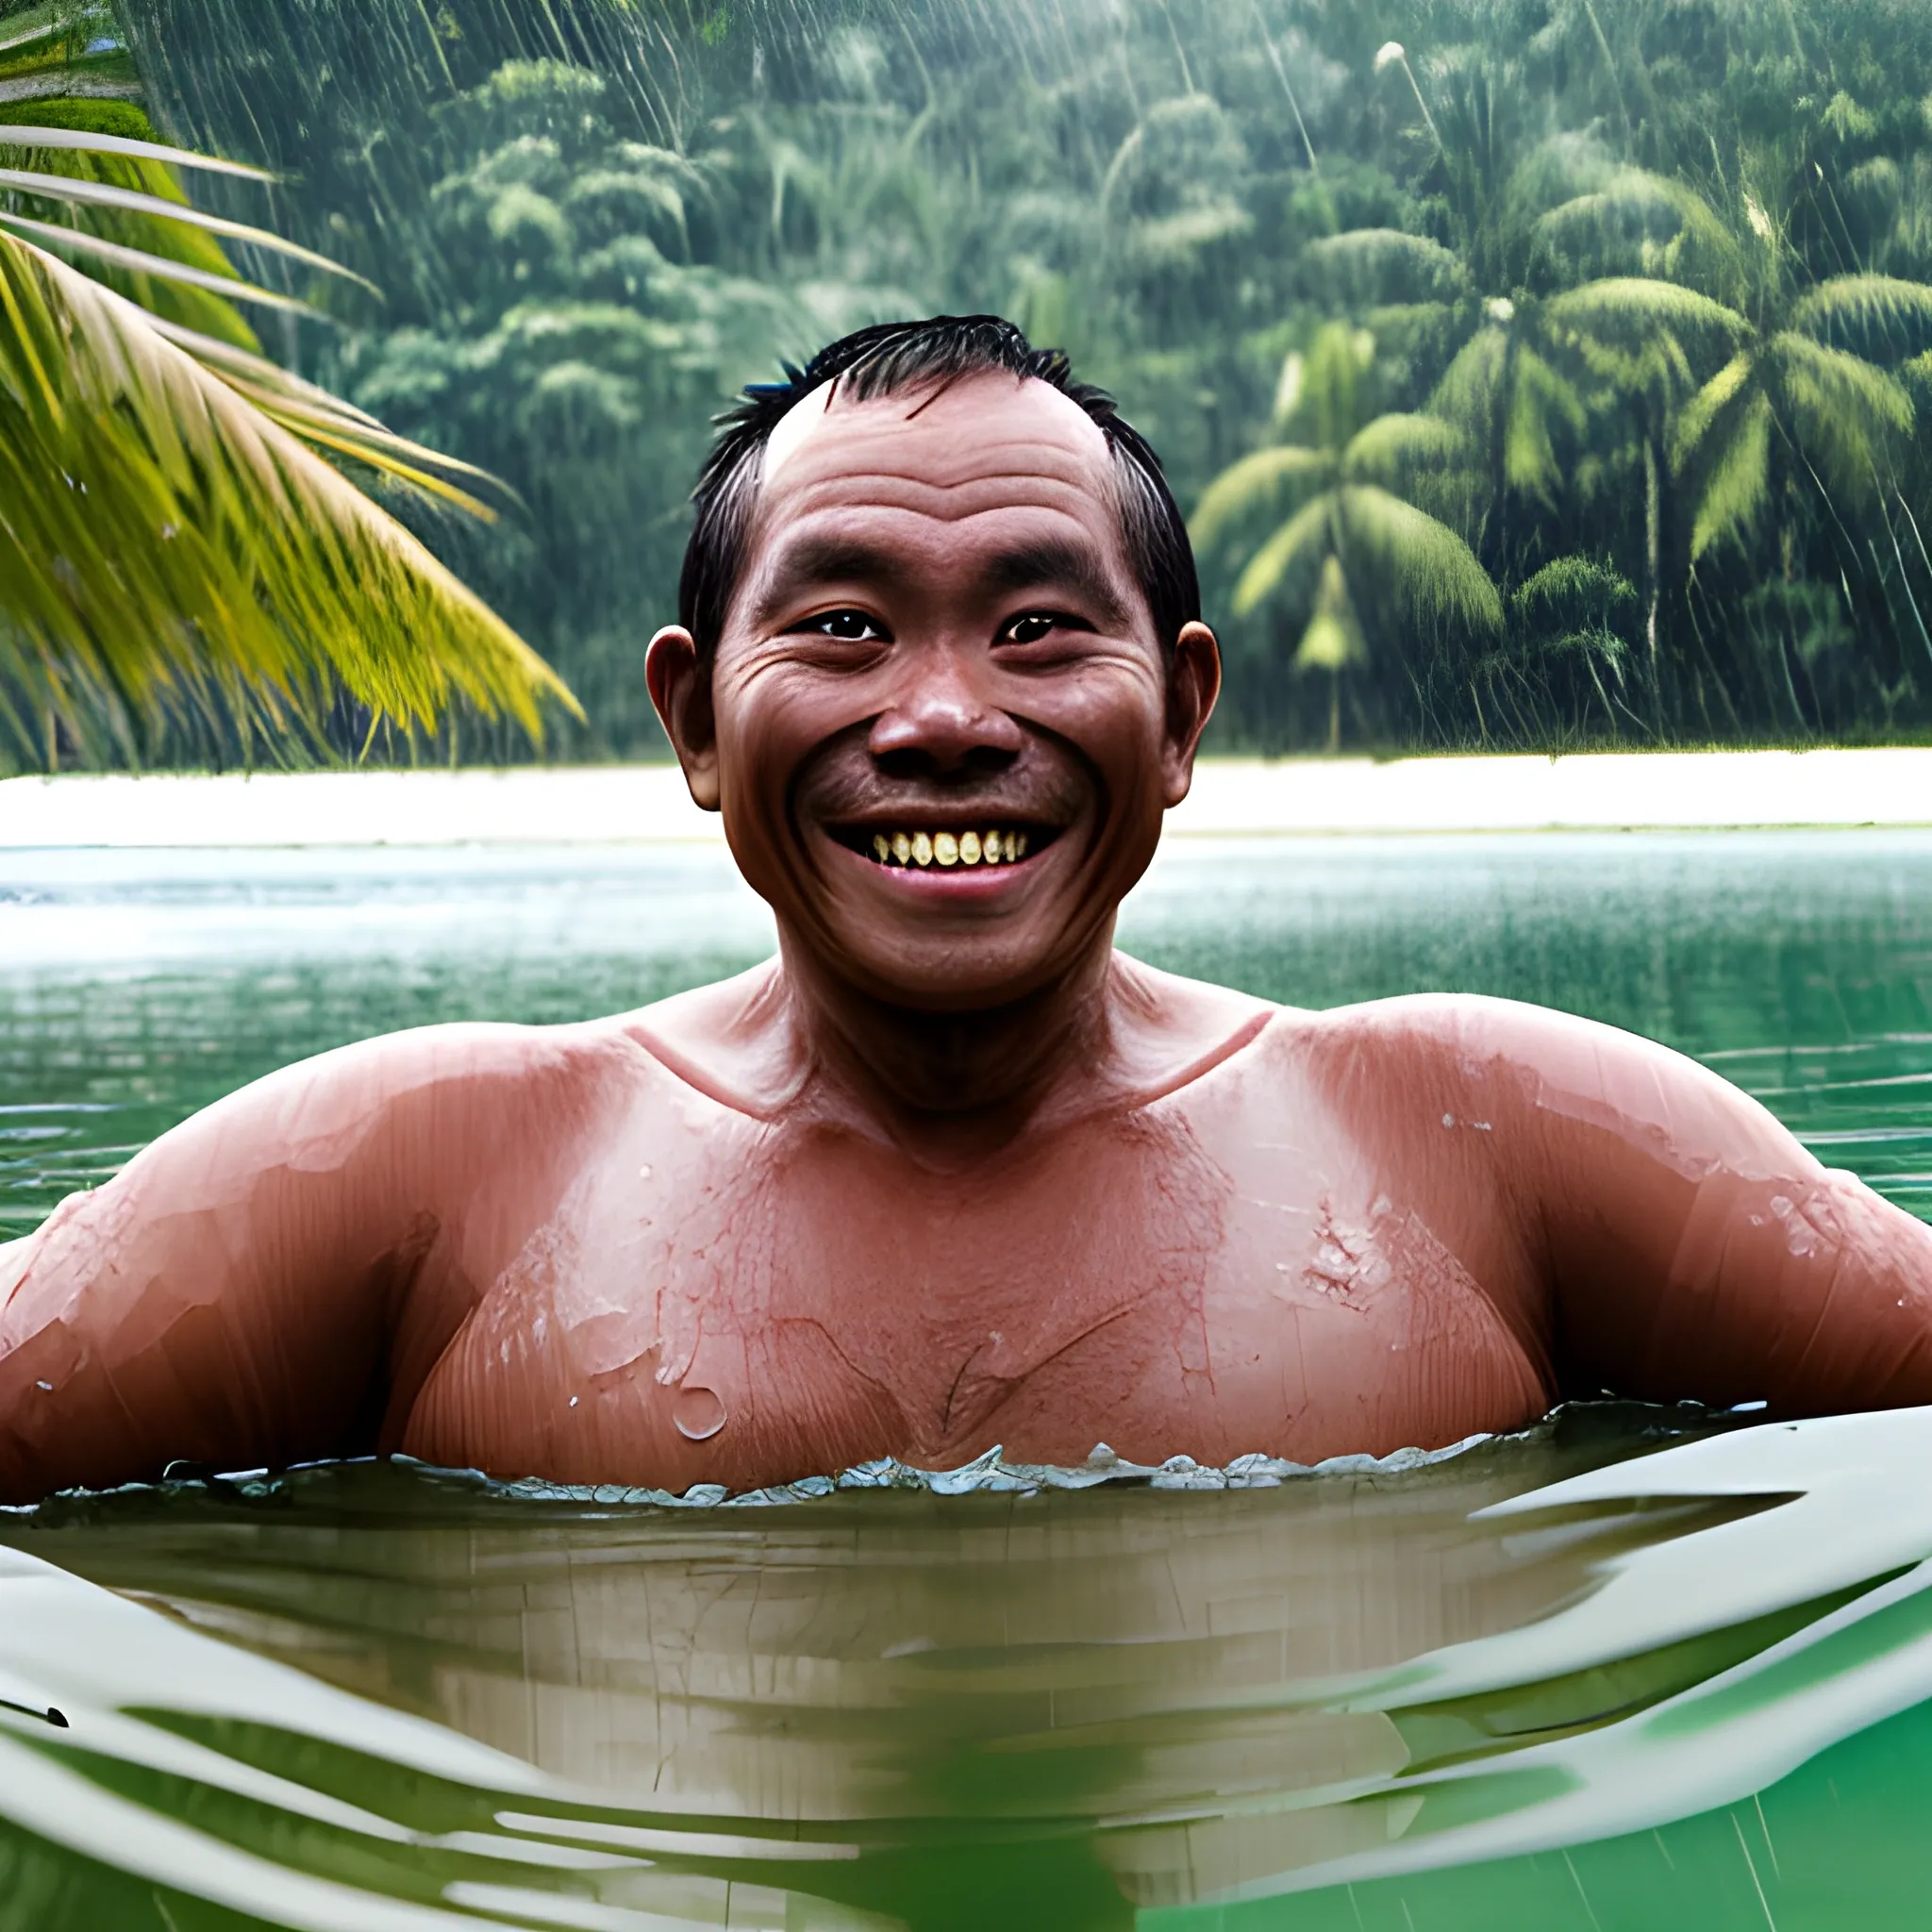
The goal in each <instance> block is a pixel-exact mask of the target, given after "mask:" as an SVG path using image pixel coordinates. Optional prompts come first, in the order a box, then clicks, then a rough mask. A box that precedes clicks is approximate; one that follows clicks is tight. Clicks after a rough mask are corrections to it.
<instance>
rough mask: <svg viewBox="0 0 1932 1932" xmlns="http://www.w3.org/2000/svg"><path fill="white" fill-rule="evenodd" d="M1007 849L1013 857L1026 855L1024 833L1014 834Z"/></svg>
mask: <svg viewBox="0 0 1932 1932" xmlns="http://www.w3.org/2000/svg"><path fill="white" fill-rule="evenodd" d="M1008 850H1009V851H1010V852H1011V853H1012V855H1013V857H1014V858H1025V857H1026V834H1025V833H1024V832H1021V833H1019V834H1018V835H1017V836H1015V837H1014V838H1013V840H1012V843H1011V844H1010V846H1009V847H1008Z"/></svg>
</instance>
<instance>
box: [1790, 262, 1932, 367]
mask: <svg viewBox="0 0 1932 1932" xmlns="http://www.w3.org/2000/svg"><path fill="white" fill-rule="evenodd" d="M1791 325H1792V327H1793V328H1796V329H1800V330H1802V331H1803V332H1804V333H1805V334H1806V335H1807V336H1813V337H1816V338H1817V340H1818V341H1821V342H1824V343H1827V344H1828V345H1830V346H1831V347H1834V348H1840V349H1842V348H1846V347H1857V348H1858V349H1861V350H1872V349H1874V348H1882V349H1889V350H1890V353H1891V354H1892V355H1894V356H1896V357H1898V358H1901V359H1903V358H1906V357H1908V356H1911V355H1914V354H1917V353H1919V352H1921V351H1923V350H1924V348H1925V347H1926V345H1927V344H1928V343H1932V287H1928V286H1927V285H1926V284H1925V283H1924V282H1908V281H1906V280H1905V279H1903V278H1902V277H1901V276H1898V275H1833V276H1832V277H1831V279H1830V280H1829V281H1824V282H1820V283H1819V284H1818V286H1817V287H1816V288H1814V289H1807V291H1805V293H1804V294H1803V295H1801V296H1800V297H1799V298H1798V300H1797V302H1796V304H1795V305H1794V306H1793V308H1792V309H1791Z"/></svg>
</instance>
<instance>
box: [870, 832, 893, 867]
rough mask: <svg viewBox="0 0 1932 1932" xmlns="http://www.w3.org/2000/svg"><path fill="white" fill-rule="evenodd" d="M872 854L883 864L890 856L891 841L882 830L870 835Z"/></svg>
mask: <svg viewBox="0 0 1932 1932" xmlns="http://www.w3.org/2000/svg"><path fill="white" fill-rule="evenodd" d="M872 856H873V857H874V858H876V859H877V860H878V862H879V863H880V864H881V865H883V864H885V862H886V860H887V859H889V858H891V856H892V841H891V840H890V839H888V838H887V837H886V835H885V834H884V833H883V832H874V834H873V835H872Z"/></svg>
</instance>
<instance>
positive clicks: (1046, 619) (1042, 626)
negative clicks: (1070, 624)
mask: <svg viewBox="0 0 1932 1932" xmlns="http://www.w3.org/2000/svg"><path fill="white" fill-rule="evenodd" d="M1065 622H1066V621H1065V619H1064V618H1060V617H1058V616H1056V615H1055V614H1054V612H1052V611H1051V610H1029V611H1027V612H1026V613H1025V614H1024V616H1021V617H1016V618H1014V619H1012V621H1011V622H1010V623H1008V625H1007V627H1006V629H1005V630H1003V631H1002V632H1001V633H1000V641H1001V642H1002V643H1005V644H1037V643H1038V642H1039V641H1041V638H1043V637H1049V636H1051V635H1052V633H1053V632H1055V631H1056V630H1059V629H1062V628H1063V627H1064V625H1065Z"/></svg>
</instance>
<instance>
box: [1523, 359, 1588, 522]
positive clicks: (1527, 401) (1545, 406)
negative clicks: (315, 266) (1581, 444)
mask: <svg viewBox="0 0 1932 1932" xmlns="http://www.w3.org/2000/svg"><path fill="white" fill-rule="evenodd" d="M1515 377H1516V379H1515V381H1514V383H1513V384H1512V385H1511V388H1510V394H1509V415H1508V418H1507V422H1506V423H1505V424H1504V425H1503V478H1504V481H1505V482H1507V484H1508V486H1509V487H1510V489H1512V490H1517V491H1522V492H1523V494H1524V495H1525V496H1533V497H1535V498H1537V499H1538V500H1539V501H1540V502H1542V503H1545V504H1554V502H1555V501H1556V493H1557V486H1558V484H1559V483H1560V482H1561V481H1562V475H1561V471H1560V466H1559V465H1558V463H1557V445H1556V437H1555V434H1554V425H1556V424H1557V423H1561V424H1562V425H1563V426H1564V427H1565V428H1566V429H1568V430H1569V431H1570V433H1571V434H1572V435H1573V436H1578V435H1581V434H1582V432H1583V427H1584V424H1585V421H1586V411H1585V409H1584V407H1583V401H1582V398H1581V397H1579V396H1578V395H1577V393H1576V391H1575V390H1574V388H1572V386H1571V385H1570V383H1569V382H1567V381H1566V380H1565V379H1564V378H1563V377H1562V376H1560V375H1557V372H1556V371H1555V370H1554V369H1552V368H1551V367H1550V365H1549V364H1548V363H1547V362H1545V361H1544V360H1543V358H1541V356H1539V355H1538V354H1537V352H1536V351H1535V350H1534V349H1532V348H1529V347H1527V346H1525V347H1524V348H1521V349H1519V350H1518V351H1517V353H1516V371H1515Z"/></svg>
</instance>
